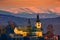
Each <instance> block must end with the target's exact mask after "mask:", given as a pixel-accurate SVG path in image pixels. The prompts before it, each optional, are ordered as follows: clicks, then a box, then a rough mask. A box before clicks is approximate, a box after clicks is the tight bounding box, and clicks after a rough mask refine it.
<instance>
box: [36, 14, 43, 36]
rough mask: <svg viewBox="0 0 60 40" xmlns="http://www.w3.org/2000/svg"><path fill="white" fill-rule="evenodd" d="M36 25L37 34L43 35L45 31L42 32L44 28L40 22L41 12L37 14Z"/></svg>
mask: <svg viewBox="0 0 60 40" xmlns="http://www.w3.org/2000/svg"><path fill="white" fill-rule="evenodd" d="M35 27H36V36H38V37H42V36H43V33H42V32H43V30H42V27H41V22H40V19H39V14H37V18H36V24H35Z"/></svg>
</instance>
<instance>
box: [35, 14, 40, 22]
mask: <svg viewBox="0 0 60 40" xmlns="http://www.w3.org/2000/svg"><path fill="white" fill-rule="evenodd" d="M36 22H40V19H39V14H37V19H36Z"/></svg>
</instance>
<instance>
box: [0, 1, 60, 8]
mask: <svg viewBox="0 0 60 40" xmlns="http://www.w3.org/2000/svg"><path fill="white" fill-rule="evenodd" d="M1 6H2V7H4V6H5V7H30V6H35V7H51V6H60V2H59V1H57V0H3V1H0V7H1Z"/></svg>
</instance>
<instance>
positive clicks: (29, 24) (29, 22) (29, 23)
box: [28, 19, 31, 27]
mask: <svg viewBox="0 0 60 40" xmlns="http://www.w3.org/2000/svg"><path fill="white" fill-rule="evenodd" d="M28 26H30V27H31V21H30V19H28Z"/></svg>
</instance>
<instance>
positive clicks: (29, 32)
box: [27, 19, 32, 36]
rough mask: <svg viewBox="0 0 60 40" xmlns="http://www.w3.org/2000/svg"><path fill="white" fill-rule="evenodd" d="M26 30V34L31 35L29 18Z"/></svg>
mask: <svg viewBox="0 0 60 40" xmlns="http://www.w3.org/2000/svg"><path fill="white" fill-rule="evenodd" d="M27 31H28V34H27V36H31V34H32V27H31V21H30V19H28V26H27Z"/></svg>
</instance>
